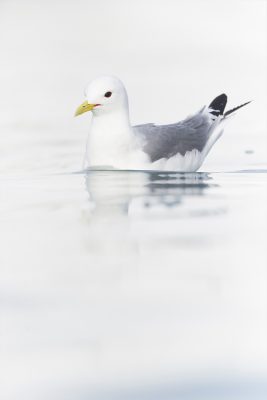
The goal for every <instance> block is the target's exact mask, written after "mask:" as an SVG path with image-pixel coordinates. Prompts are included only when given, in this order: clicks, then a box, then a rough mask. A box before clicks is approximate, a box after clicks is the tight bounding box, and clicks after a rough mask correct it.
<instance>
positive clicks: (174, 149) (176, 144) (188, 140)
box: [134, 109, 214, 162]
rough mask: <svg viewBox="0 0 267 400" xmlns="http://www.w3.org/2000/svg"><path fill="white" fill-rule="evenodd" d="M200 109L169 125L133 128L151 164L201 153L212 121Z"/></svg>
mask: <svg viewBox="0 0 267 400" xmlns="http://www.w3.org/2000/svg"><path fill="white" fill-rule="evenodd" d="M205 111H206V109H202V110H201V111H200V112H199V113H197V114H195V115H193V116H190V117H188V118H186V119H185V120H183V121H180V122H177V123H175V124H170V125H155V124H145V125H136V126H134V132H135V133H136V134H137V135H138V136H139V137H141V138H142V139H143V142H142V143H143V151H144V152H145V153H147V154H148V155H149V157H150V159H151V161H152V162H154V161H156V160H159V159H160V158H170V157H172V156H174V155H176V154H178V153H179V154H181V155H185V153H186V152H187V151H191V150H194V149H196V150H198V151H200V152H201V151H202V150H203V149H204V147H205V145H206V143H207V141H208V139H209V137H210V133H211V127H212V125H213V124H214V119H213V118H212V116H211V115H210V113H209V112H205Z"/></svg>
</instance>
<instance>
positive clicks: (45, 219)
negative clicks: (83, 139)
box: [0, 169, 267, 400]
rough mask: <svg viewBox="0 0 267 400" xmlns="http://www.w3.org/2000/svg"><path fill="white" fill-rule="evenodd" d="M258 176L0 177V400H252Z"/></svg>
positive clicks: (263, 292) (261, 361)
mask: <svg viewBox="0 0 267 400" xmlns="http://www.w3.org/2000/svg"><path fill="white" fill-rule="evenodd" d="M266 178H267V171H266V170H264V169H262V170H254V171H250V170H249V171H239V172H238V171H237V172H229V173H204V172H203V173H195V174H177V173H171V174H167V173H156V172H153V173H149V172H134V171H132V172H131V171H128V172H127V171H90V172H79V173H69V174H47V173H46V174H35V175H34V176H26V175H25V176H21V177H10V176H9V177H7V176H6V177H5V176H3V177H2V179H1V225H0V232H1V255H0V257H1V269H0V271H1V280H0V290H1V292H0V293H1V361H0V367H1V377H2V379H3V381H2V383H1V387H2V389H1V391H2V394H3V396H2V397H1V398H3V399H4V400H6V399H20V400H21V399H36V398H38V399H48V398H51V399H52V398H57V399H64V400H65V399H74V398H75V399H77V400H79V399H80V400H84V399H97V400H98V399H99V400H100V399H103V400H104V399H105V400H108V399H112V400H113V399H121V400H125V399H126V400H127V399H130V400H136V399H141V400H142V399H143V400H152V399H153V400H159V399H160V400H161V399H162V400H173V399H190V400H191V399H193V400H199V399H203V400H204V399H205V400H206V399H212V400H214V399H215V398H216V399H227V400H228V399H242V400H243V399H251V400H252V399H253V400H255V399H256V400H257V399H265V398H266V396H267V386H266V378H267V339H266V338H267V317H266V315H267V314H266V313H267V301H266V300H267V254H266V232H267V218H266V217H267V215H266V214H267V207H266V204H267V203H266V200H267V184H266V182H267V181H266Z"/></svg>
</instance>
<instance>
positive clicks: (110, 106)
mask: <svg viewBox="0 0 267 400" xmlns="http://www.w3.org/2000/svg"><path fill="white" fill-rule="evenodd" d="M85 97H86V101H85V102H84V103H82V104H81V105H80V106H79V107H78V109H77V111H76V113H75V115H80V114H83V113H85V112H87V111H92V114H93V117H92V121H91V127H90V132H89V137H88V142H87V146H86V167H89V168H103V169H104V168H116V169H138V170H162V171H177V172H194V171H197V170H198V169H199V168H200V166H201V165H202V163H203V161H204V160H205V158H206V156H207V154H208V152H209V151H210V149H211V148H212V146H213V145H214V143H215V142H216V141H217V140H218V138H219V137H220V136H221V134H222V133H223V125H224V124H223V122H224V121H225V120H226V118H227V117H228V116H229V115H230V114H232V113H233V112H234V111H236V110H238V109H239V108H241V107H243V106H244V105H246V104H248V103H249V102H247V103H244V104H242V105H240V106H237V107H235V108H233V109H231V110H229V111H227V112H225V113H224V109H225V106H226V102H227V96H226V95H225V94H221V95H220V96H218V97H216V98H215V99H214V100H213V101H212V102H211V103H210V105H209V106H205V107H203V108H202V109H201V110H200V111H199V112H197V113H195V114H193V115H191V116H189V117H187V118H185V119H184V120H182V121H180V122H177V123H174V124H169V125H155V124H153V123H148V124H143V125H136V126H131V124H130V118H129V107H128V96H127V92H126V89H125V87H124V85H123V83H122V82H121V81H120V80H119V79H118V78H116V77H113V76H101V77H98V78H96V79H94V80H93V81H92V82H91V83H89V85H88V86H87V88H86V91H85Z"/></svg>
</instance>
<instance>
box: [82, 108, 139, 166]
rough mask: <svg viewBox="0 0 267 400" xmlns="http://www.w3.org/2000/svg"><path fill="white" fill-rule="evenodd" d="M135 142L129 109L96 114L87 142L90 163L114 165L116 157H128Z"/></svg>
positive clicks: (91, 164)
mask: <svg viewBox="0 0 267 400" xmlns="http://www.w3.org/2000/svg"><path fill="white" fill-rule="evenodd" d="M133 143H134V136H133V132H132V129H131V125H130V120H129V112H128V110H120V109H118V110H112V112H107V113H103V114H102V113H101V114H94V115H93V119H92V124H91V129H90V133H89V137H88V144H87V160H88V164H89V165H90V166H108V165H114V161H115V160H116V158H121V157H127V154H128V153H129V152H130V151H131V149H132V147H133Z"/></svg>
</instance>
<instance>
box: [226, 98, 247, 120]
mask: <svg viewBox="0 0 267 400" xmlns="http://www.w3.org/2000/svg"><path fill="white" fill-rule="evenodd" d="M251 102H252V100H250V101H247V102H246V103H244V104H241V105H240V106H237V107H235V108H232V109H231V110H228V111H226V113H224V115H223V116H224V118H225V117H228V115H230V114H232V113H233V112H235V111H237V110H239V108H241V107H244V106H246V105H247V104H249V103H251Z"/></svg>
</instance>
